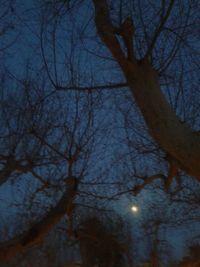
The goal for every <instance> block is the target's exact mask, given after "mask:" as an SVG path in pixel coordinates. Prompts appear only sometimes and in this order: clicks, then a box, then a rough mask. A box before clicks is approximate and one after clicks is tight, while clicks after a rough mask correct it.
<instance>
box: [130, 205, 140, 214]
mask: <svg viewBox="0 0 200 267" xmlns="http://www.w3.org/2000/svg"><path fill="white" fill-rule="evenodd" d="M131 210H132V212H133V213H137V212H138V211H139V208H138V207H137V206H135V205H133V206H132V207H131Z"/></svg>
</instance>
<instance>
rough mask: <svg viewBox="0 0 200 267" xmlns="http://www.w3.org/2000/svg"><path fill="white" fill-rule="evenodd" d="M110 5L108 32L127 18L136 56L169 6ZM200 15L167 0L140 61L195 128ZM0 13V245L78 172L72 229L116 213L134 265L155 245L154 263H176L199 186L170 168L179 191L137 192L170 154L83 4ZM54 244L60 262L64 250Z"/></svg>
mask: <svg viewBox="0 0 200 267" xmlns="http://www.w3.org/2000/svg"><path fill="white" fill-rule="evenodd" d="M108 2H109V10H110V16H111V19H112V22H113V24H114V25H115V26H116V27H117V26H119V25H120V23H122V22H123V20H124V19H125V18H126V17H129V16H130V17H132V18H133V21H134V26H135V37H134V38H135V39H134V44H133V46H134V52H135V55H136V58H137V60H140V59H142V58H143V56H144V54H145V51H147V50H148V46H149V45H150V40H151V37H152V35H153V32H155V31H156V29H157V27H158V25H159V21H160V19H161V18H162V16H164V14H165V12H166V10H165V9H163V10H162V3H164V2H167V3H168V2H169V3H170V1H149V0H144V1H125V0H124V1H119V0H117V1H108ZM161 2H162V3H161ZM169 3H168V4H169ZM168 4H167V5H168ZM199 8H200V6H199V3H198V1H185V0H184V1H175V4H174V7H173V8H172V11H171V13H170V16H169V18H168V20H167V21H166V22H165V25H164V26H162V27H163V28H162V31H161V33H160V35H159V38H157V40H156V42H155V45H154V48H153V49H152V51H151V54H150V55H149V60H150V61H151V64H152V65H153V67H154V68H155V69H156V71H157V72H158V73H159V78H160V85H161V90H162V91H163V94H164V95H165V97H166V99H167V100H168V102H169V103H170V105H171V107H172V109H173V110H174V111H175V112H176V114H177V116H178V117H179V119H180V120H181V121H182V123H186V124H187V125H189V126H190V127H191V128H192V129H193V130H194V131H199V129H200V115H199V114H200V113H199V103H200V102H199V100H200V90H199V88H198V86H199V77H200V76H199V56H200V53H199V47H200V46H199V41H200V40H199V27H198V25H199V24H198V22H199V20H200V18H199V14H200V12H199ZM0 10H1V11H0V12H1V13H0V40H1V42H0V43H1V44H0V62H1V65H0V66H1V67H0V83H1V87H0V90H1V91H0V94H1V95H0V121H1V129H0V186H1V187H0V200H1V204H0V210H1V223H0V226H1V229H0V232H1V244H0V245H2V246H3V244H4V242H5V241H6V240H9V239H10V238H12V237H14V236H15V235H16V234H21V233H23V231H27V230H28V229H29V228H31V227H32V225H34V223H35V222H37V221H39V220H41V218H43V217H45V215H46V214H47V213H48V211H49V210H51V209H52V208H53V207H55V206H56V204H57V203H58V202H59V200H60V199H61V198H62V196H63V194H64V192H65V190H66V188H67V186H68V181H69V178H72V177H76V179H77V181H78V189H77V191H76V196H75V199H74V200H73V201H74V203H75V208H74V210H73V227H72V228H73V230H74V232H75V230H77V229H78V227H79V226H80V223H81V221H82V218H85V217H87V215H91V214H95V216H97V217H98V218H104V216H105V218H109V216H110V220H111V221H112V220H113V221H115V220H118V219H115V218H118V216H119V217H120V218H122V221H124V224H125V225H126V227H128V228H129V230H130V231H129V235H131V236H132V237H133V241H132V242H133V248H132V254H131V255H132V256H133V255H134V256H133V258H134V260H135V262H136V263H139V262H145V261H149V258H150V255H151V251H152V248H153V244H154V241H155V240H158V242H159V246H158V249H159V252H158V254H159V257H160V260H161V262H163V264H168V265H163V266H170V264H172V262H173V261H180V260H181V259H182V258H183V257H184V256H185V255H186V254H187V253H189V252H188V251H189V245H192V244H198V243H199V236H200V225H199V215H200V213H199V203H200V198H199V195H200V194H199V193H200V184H199V182H197V181H195V180H194V179H193V178H191V177H189V176H188V175H187V174H186V173H184V171H182V170H179V175H180V179H181V186H180V188H179V187H178V186H179V184H178V182H177V180H176V179H174V180H173V181H172V183H171V186H170V189H169V190H168V191H166V190H165V188H164V182H163V181H162V179H157V180H154V181H153V182H152V183H150V184H147V185H146V186H145V188H144V189H142V190H141V192H139V193H138V194H136V191H137V189H138V188H140V186H141V185H142V184H143V183H144V181H145V178H147V177H150V176H152V175H154V174H157V173H158V174H162V175H165V176H167V174H168V170H169V164H168V161H167V155H166V153H165V152H164V151H163V150H162V149H161V147H160V146H159V145H158V144H157V143H156V141H155V140H154V139H153V138H152V137H151V135H150V131H149V129H148V127H147V125H146V124H145V121H144V118H143V117H142V114H141V111H140V110H139V107H138V106H137V104H136V102H135V99H134V98H133V96H132V94H131V92H130V90H129V88H128V86H125V85H124V83H126V79H125V77H124V75H123V73H122V71H121V69H120V67H119V65H118V64H117V62H116V61H115V60H114V59H113V57H112V55H111V54H110V52H109V51H108V49H107V48H106V47H105V45H104V44H103V43H102V41H101V39H100V38H99V36H98V34H97V31H96V26H95V22H94V7H93V4H92V1H89V0H84V1H81V0H72V1H70V0H67V1H62V0H60V1H53V0H52V1H46V0H42V1H37V0H22V1H20V0H16V1H11V0H8V1H4V0H2V1H0ZM117 38H118V40H119V43H120V44H121V47H122V50H123V52H124V53H126V48H125V45H124V43H123V40H121V39H120V38H121V37H120V36H117ZM113 84H115V85H116V88H112V89H111V87H110V86H111V85H113ZM119 84H122V86H121V87H120V86H119ZM101 86H102V87H101ZM177 188H178V190H177ZM176 190H177V192H176ZM133 205H135V206H136V207H138V211H136V212H135V213H134V212H133V211H132V210H131V207H132V206H133ZM111 210H112V211H111ZM109 212H110V213H109ZM104 214H105V215H104ZM108 214H110V215H108ZM113 214H114V215H113ZM116 214H117V215H116ZM67 215H68V213H67ZM115 216H116V217H115ZM64 217H66V216H64ZM102 220H103V219H102ZM66 221H67V220H66V218H64V220H62V221H61V226H60V228H62V227H63V228H65V230H64V231H65V233H66V231H68V230H69V229H68V228H69V224H70V223H69V221H68V222H67V223H66ZM59 225H60V224H59ZM63 225H64V226H63ZM156 227H158V228H156ZM58 228H59V227H58ZM66 229H67V230H66ZM54 230H55V229H54ZM156 231H157V232H156ZM61 235H62V234H61ZM74 236H75V234H74ZM74 236H73V238H72V239H73V240H75V237H74ZM49 238H50V239H49V240H51V236H50V237H49ZM63 239H64V238H63ZM66 240H67V242H68V243H67V244H68V245H69V243H70V242H71V241H70V237H67V238H66ZM72 243H73V242H72ZM70 244H71V243H70ZM57 249H58V250H59V249H60V250H59V251H61V252H60V254H59V253H58V255H59V256H55V257H57V260H58V258H61V259H62V260H63V258H62V257H63V255H64V253H65V252H64V251H65V246H64V245H63V247H62V248H57ZM41 251H42V249H41ZM55 251H56V248H54V252H55ZM70 251H71V250H70ZM73 251H77V247H76V250H75V249H74V250H73V248H72V254H73ZM33 253H34V252H33ZM37 253H38V251H37V250H36V252H35V254H33V255H37ZM68 254H70V253H68ZM74 254H75V256H74ZM74 254H73V257H72V259H70V257H71V256H70V255H68V256H67V257H68V258H67V261H68V262H70V261H73V260H74V258H78V257H79V256H77V255H78V254H79V252H78V253H77V252H74ZM28 255H29V254H28ZM31 255H32V254H31ZM38 255H39V254H38ZM18 256H19V257H18ZM17 257H18V258H17ZM17 257H16V258H14V261H13V262H15V260H16V262H18V266H28V265H26V264H27V263H26V261H27V262H29V259H28V258H23V257H22V258H20V255H17ZM41 257H43V256H41ZM55 257H54V258H55ZM33 258H34V256H33ZM36 258H37V257H36ZM30 259H32V258H31V256H30ZM38 259H39V256H38ZM42 259H43V258H42ZM12 260H13V259H12ZM30 261H31V260H30ZM170 261H171V263H170ZM24 262H25V263H24ZM44 262H45V260H44ZM11 263H12V261H11ZM11 263H8V265H1V263H0V266H11V265H9V264H11ZM3 264H4V263H3ZM6 264H7V263H6ZM23 264H25V265H23ZM33 264H35V265H33V266H38V265H37V264H36V263H33ZM44 266H46V265H45V264H44ZM55 266H59V265H55ZM134 266H135V265H134ZM171 266H172V265H171ZM174 266H175V265H174Z"/></svg>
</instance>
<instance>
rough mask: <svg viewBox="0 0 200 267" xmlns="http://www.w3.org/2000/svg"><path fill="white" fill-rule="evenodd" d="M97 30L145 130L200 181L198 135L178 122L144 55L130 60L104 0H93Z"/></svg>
mask: <svg viewBox="0 0 200 267" xmlns="http://www.w3.org/2000/svg"><path fill="white" fill-rule="evenodd" d="M93 3H94V7H95V23H96V27H97V32H98V34H99V36H100V38H101V40H102V41H103V43H104V44H105V45H106V47H107V48H108V49H109V51H110V52H111V54H112V55H113V57H114V58H115V60H116V61H117V62H118V64H119V65H120V67H121V70H122V72H123V74H124V76H125V77H126V79H127V82H128V86H129V87H130V90H131V92H132V94H133V96H134V98H135V100H136V103H137V105H138V107H139V108H140V111H141V113H142V115H143V117H144V120H145V122H146V124H147V127H148V129H149V132H150V134H151V136H152V137H153V138H154V140H155V141H156V142H157V143H158V144H159V145H160V147H161V148H162V149H163V150H164V151H165V152H166V153H168V154H169V155H170V156H171V157H173V158H174V159H175V160H176V161H177V162H178V163H179V165H180V167H181V168H182V169H183V170H184V171H185V172H186V173H187V174H189V175H190V176H193V177H194V178H196V179H197V180H198V181H200V136H199V135H198V134H196V133H195V132H194V131H193V130H192V129H191V128H189V127H188V126H187V125H185V124H183V123H181V122H180V120H179V119H178V117H177V116H176V114H175V112H174V111H173V110H172V108H171V107H170V105H169V103H168V102H167V100H166V99H165V96H164V94H163V93H162V91H161V88H160V84H159V77H158V74H157V73H156V71H155V70H154V69H153V67H152V66H151V64H150V63H149V62H148V60H147V58H144V59H142V60H140V61H136V60H133V61H130V60H128V59H127V58H126V56H125V54H124V53H123V51H122V49H121V47H120V43H119V42H118V39H117V38H116V36H115V32H114V27H113V26H112V23H111V19H110V16H109V10H108V5H107V1H106V0H93Z"/></svg>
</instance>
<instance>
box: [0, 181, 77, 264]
mask: <svg viewBox="0 0 200 267" xmlns="http://www.w3.org/2000/svg"><path fill="white" fill-rule="evenodd" d="M77 183H78V181H77V179H76V178H75V177H71V178H68V183H67V189H66V191H65V193H64V194H63V196H62V197H61V199H60V201H59V202H58V203H57V205H56V206H55V207H54V208H52V209H51V210H50V211H49V212H48V213H47V215H46V216H45V217H44V218H43V219H42V220H40V221H39V222H37V223H35V224H34V225H33V226H32V227H31V228H30V229H29V230H28V231H26V232H24V233H22V234H19V235H17V236H15V237H14V238H12V239H10V240H8V241H6V242H2V243H0V262H6V261H8V260H9V259H10V258H11V257H14V256H16V255H17V254H18V253H24V252H26V251H27V250H29V249H30V248H32V247H34V246H37V245H39V244H40V243H41V242H42V241H43V239H44V238H45V236H46V235H47V234H48V233H49V231H50V230H51V229H52V228H53V226H54V225H56V224H57V223H58V222H59V221H60V219H61V218H62V217H63V216H64V215H65V214H67V211H68V210H69V209H70V207H71V206H72V205H73V200H74V198H75V196H76V189H77Z"/></svg>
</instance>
